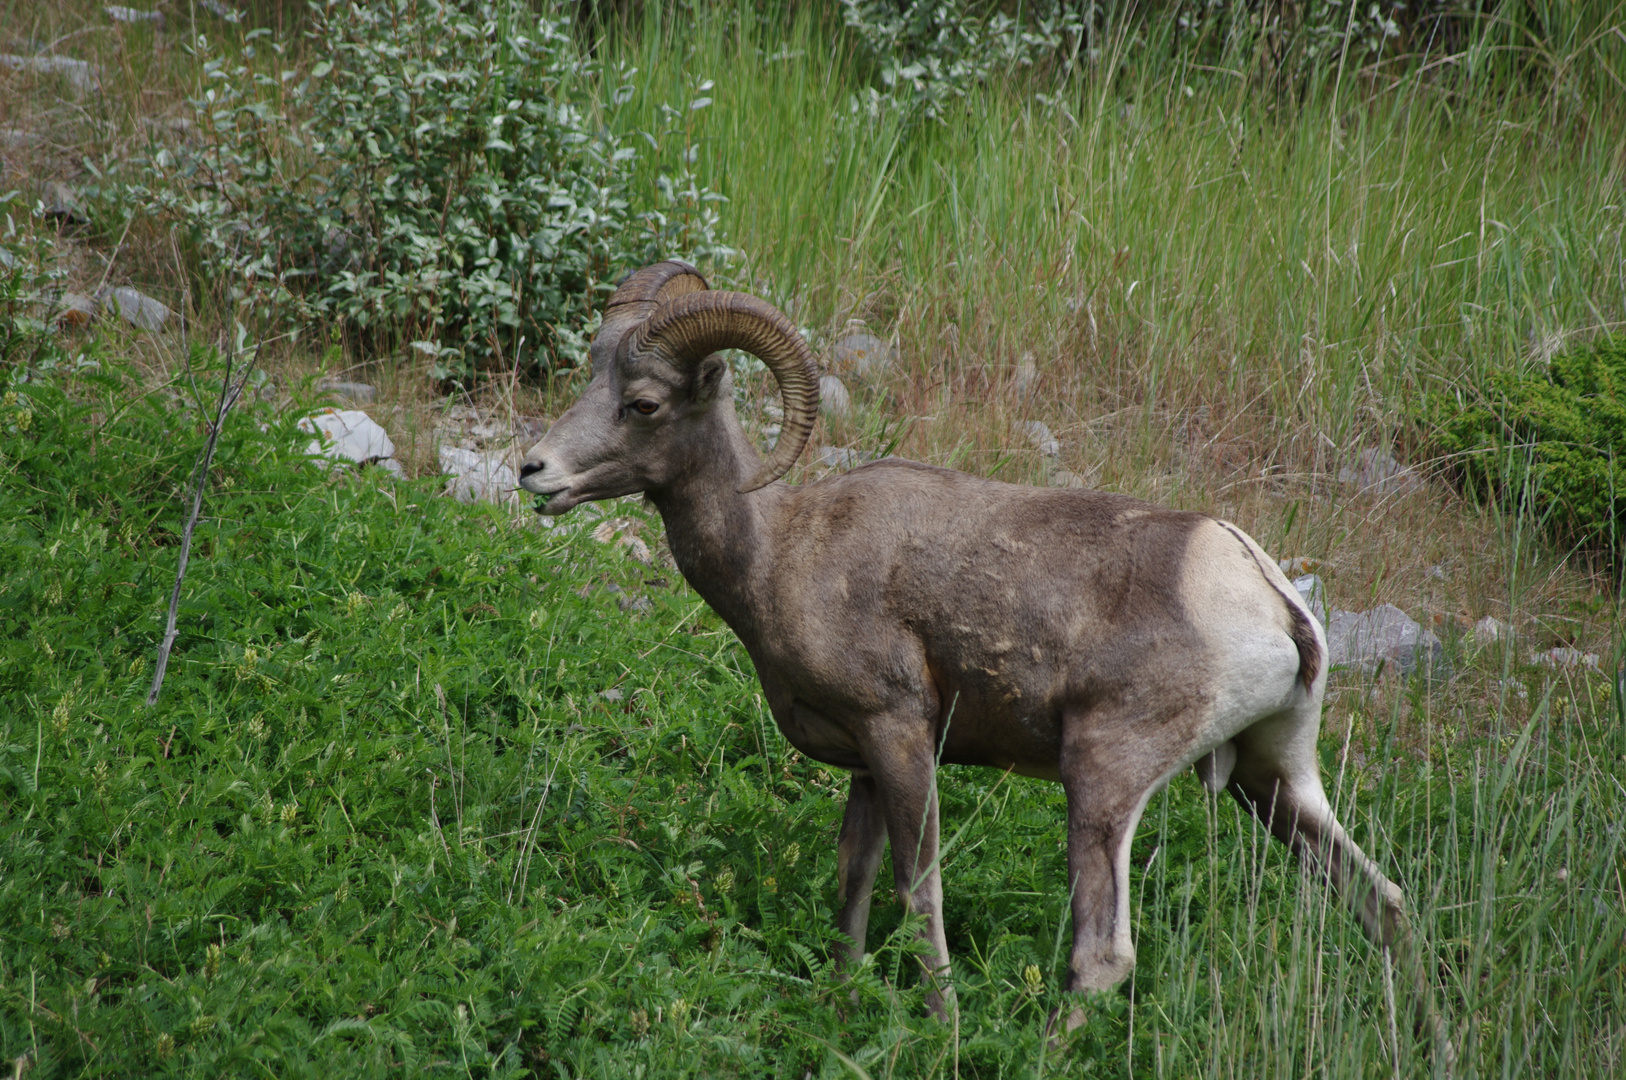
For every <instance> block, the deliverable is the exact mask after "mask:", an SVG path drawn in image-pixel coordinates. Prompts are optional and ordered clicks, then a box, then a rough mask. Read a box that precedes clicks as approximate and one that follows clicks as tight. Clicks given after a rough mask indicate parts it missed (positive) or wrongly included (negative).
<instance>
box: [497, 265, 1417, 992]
mask: <svg viewBox="0 0 1626 1080" xmlns="http://www.w3.org/2000/svg"><path fill="white" fill-rule="evenodd" d="M726 348H736V349H743V350H745V351H747V352H750V353H753V354H755V355H756V356H757V357H759V358H760V359H761V360H762V361H763V362H764V363H765V364H766V365H767V367H768V368H769V370H771V371H772V372H773V374H774V376H775V378H776V379H777V380H778V384H779V390H780V394H781V397H782V399H783V402H784V424H783V428H782V431H781V434H780V436H779V440H778V443H777V444H776V445H775V447H774V449H773V450H772V452H771V453H770V454H769V455H768V457H767V458H766V460H763V459H762V458H761V457H760V455H759V454H758V453H757V450H756V449H755V447H754V446H753V445H752V443H751V440H750V439H749V438H747V436H746V434H745V432H744V431H743V430H742V428H741V426H740V424H739V421H738V420H737V419H736V417H735V413H734V401H733V395H732V393H731V389H730V376H729V370H728V365H727V363H726V362H725V361H724V359H723V358H722V357H721V356H718V355H717V350H719V349H726ZM591 356H592V379H591V382H590V383H589V385H588V386H587V388H586V390H585V391H583V393H582V395H581V398H580V400H578V401H577V402H576V403H575V405H573V406H572V407H571V408H570V410H569V411H567V412H566V413H565V414H564V415H563V416H562V417H560V418H559V420H558V422H557V423H555V424H554V425H553V427H552V428H551V429H550V430H549V431H548V432H547V434H546V436H545V437H544V438H543V439H542V441H541V442H539V443H537V444H536V446H534V447H533V448H532V449H531V450H530V452H529V453H528V454H527V455H526V458H525V462H524V465H523V467H522V468H521V470H520V476H521V480H520V484H521V486H522V487H524V488H525V489H526V490H527V491H529V492H532V493H534V494H535V495H537V496H538V501H537V509H538V511H539V512H541V513H544V514H562V513H564V512H565V511H567V510H569V509H570V508H571V507H573V506H575V505H576V504H578V503H580V502H583V501H587V500H594V499H609V498H614V497H616V496H620V495H628V494H633V493H636V492H643V493H645V494H646V495H647V497H648V498H649V499H650V500H651V501H652V502H653V503H654V505H655V507H656V508H657V509H658V510H659V512H660V515H661V518H662V520H663V521H664V522H665V525H666V533H667V538H668V541H669V543H670V545H671V549H672V556H673V558H674V559H675V560H676V561H677V565H678V568H679V569H680V570H681V571H682V573H683V576H684V577H685V578H686V579H688V582H689V584H690V585H692V586H693V587H694V589H695V591H696V592H698V593H699V594H700V595H701V596H702V597H704V598H705V600H706V602H707V603H709V604H710V605H711V606H712V608H714V609H715V610H716V611H717V612H718V614H720V615H721V616H722V617H723V618H724V619H725V620H727V622H728V624H729V625H730V626H731V627H733V629H734V632H735V633H736V634H737V635H739V639H740V641H741V642H743V643H744V645H745V648H746V650H747V651H748V652H749V653H750V655H751V659H752V661H753V662H754V663H755V664H756V670H757V674H758V677H759V678H760V679H761V680H762V689H763V692H764V694H765V695H766V699H767V703H768V707H769V708H770V709H771V710H772V712H773V716H774V719H775V721H777V723H778V725H779V729H780V730H781V731H782V732H784V734H785V737H786V738H787V739H789V740H790V742H791V744H792V745H794V746H795V747H796V748H797V749H798V750H800V751H801V752H802V753H804V754H806V755H807V756H809V757H811V758H814V759H816V760H818V761H822V762H825V763H828V764H830V765H835V766H839V767H841V768H845V769H850V770H851V771H852V788H851V793H850V795H849V796H848V800H847V808H846V816H845V820H844V821H843V823H842V827H841V836H840V841H839V848H838V876H839V886H838V887H839V890H840V903H841V913H840V917H839V918H840V930H841V932H842V933H843V934H844V935H846V937H847V938H849V939H850V941H851V949H852V953H853V956H854V957H861V956H862V954H863V950H864V937H865V927H866V924H867V922H868V918H869V906H870V894H871V891H872V889H873V887H874V882H875V876H876V871H877V869H878V868H879V866H880V861H881V854H882V849H883V847H884V845H885V842H886V840H887V838H888V837H890V838H891V841H892V862H893V875H894V880H895V882H896V887H897V890H898V894H899V898H900V900H901V901H902V902H903V903H904V905H905V906H906V908H907V909H908V910H910V911H914V912H918V913H919V914H920V915H922V916H924V930H923V932H922V933H923V937H924V938H926V939H927V941H928V942H929V946H930V948H929V955H928V958H927V961H926V963H927V965H928V970H927V972H926V977H927V978H928V979H940V978H943V977H945V976H946V975H947V970H948V964H949V957H948V948H947V944H946V942H945V940H944V935H943V918H942V904H943V900H942V886H941V881H940V877H939V872H938V811H937V788H936V771H937V765H938V763H939V762H948V763H954V764H968V765H987V766H992V767H993V768H997V769H1009V770H1014V771H1015V772H1017V773H1021V774H1023V775H1027V776H1038V777H1048V778H1049V779H1052V780H1059V781H1061V784H1062V786H1063V788H1064V789H1065V791H1066V794H1067V859H1068V868H1069V875H1070V880H1071V883H1072V894H1073V895H1072V909H1073V948H1072V955H1071V962H1070V965H1069V969H1068V984H1067V989H1068V990H1072V991H1079V990H1089V989H1104V988H1107V987H1111V986H1113V985H1115V984H1116V983H1118V982H1119V981H1120V980H1122V979H1123V978H1124V976H1125V975H1126V974H1128V972H1129V970H1130V967H1131V966H1132V964H1133V961H1134V955H1135V954H1134V947H1133V945H1132V944H1131V942H1130V934H1129V889H1128V874H1129V845H1130V837H1131V835H1132V833H1133V832H1134V829H1135V825H1136V822H1137V821H1138V820H1139V818H1140V816H1141V812H1142V810H1143V809H1144V807H1145V806H1146V803H1147V800H1148V799H1149V798H1150V797H1151V796H1152V794H1153V793H1154V792H1156V791H1157V790H1158V789H1159V788H1160V787H1161V786H1162V785H1163V784H1164V783H1166V782H1167V781H1168V780H1169V778H1170V777H1171V776H1173V775H1174V774H1175V773H1177V772H1179V771H1180V770H1182V769H1184V768H1186V767H1187V766H1191V765H1195V766H1196V768H1197V772H1198V775H1199V776H1200V777H1201V779H1202V782H1203V783H1204V784H1205V785H1206V786H1207V787H1208V789H1209V790H1210V791H1214V792H1218V791H1219V790H1221V789H1226V790H1229V791H1230V792H1231V794H1232V795H1233V796H1235V797H1236V798H1237V799H1238V800H1239V801H1240V802H1241V803H1242V804H1243V805H1244V806H1246V807H1247V808H1248V809H1249V810H1250V811H1252V812H1253V813H1254V814H1256V815H1258V816H1259V818H1261V819H1262V820H1263V822H1264V823H1265V824H1266V825H1267V826H1268V828H1269V830H1270V831H1271V833H1273V834H1274V835H1275V836H1276V837H1277V838H1279V839H1280V840H1282V841H1283V842H1285V843H1287V844H1289V845H1290V846H1291V847H1292V848H1293V849H1294V850H1295V851H1296V852H1297V853H1298V854H1299V856H1300V858H1301V859H1302V860H1303V861H1304V862H1305V863H1306V864H1307V865H1309V866H1312V867H1314V868H1316V869H1317V870H1318V872H1320V873H1322V874H1325V875H1327V876H1328V877H1329V878H1330V879H1331V881H1332V883H1333V884H1334V885H1335V886H1336V887H1337V888H1338V889H1339V890H1340V891H1341V892H1342V894H1343V895H1344V897H1345V898H1346V900H1347V902H1349V903H1350V905H1351V906H1352V907H1353V909H1354V912H1355V914H1356V916H1357V917H1358V918H1359V920H1360V922H1361V925H1362V926H1363V928H1364V929H1365V931H1366V933H1367V934H1368V935H1369V936H1370V937H1371V938H1372V939H1373V940H1374V941H1376V942H1378V943H1379V944H1380V945H1382V946H1384V947H1393V946H1396V945H1399V944H1401V943H1402V942H1403V941H1404V939H1405V938H1406V937H1407V936H1408V935H1407V930H1406V920H1405V917H1404V916H1403V914H1402V909H1401V894H1400V890H1399V889H1397V888H1396V887H1395V886H1394V885H1393V884H1391V883H1390V882H1389V881H1388V880H1387V879H1386V878H1385V877H1384V876H1383V874H1382V873H1380V872H1379V870H1378V868H1377V867H1376V866H1374V865H1373V863H1372V862H1371V861H1370V860H1369V859H1368V858H1367V857H1366V856H1365V855H1363V854H1362V853H1361V851H1360V849H1359V848H1358V847H1357V846H1356V845H1355V843H1354V841H1352V840H1351V839H1350V838H1349V836H1348V835H1347V834H1346V833H1345V832H1344V829H1343V828H1342V826H1340V825H1339V823H1338V821H1337V820H1336V819H1335V818H1334V816H1333V812H1332V808H1331V807H1330V806H1329V804H1328V802H1327V798H1326V796H1325V794H1324V793H1323V791H1322V787H1321V780H1320V777H1319V772H1318V766H1317V759H1316V735H1317V731H1318V728H1319V726H1320V717H1321V697H1322V690H1323V687H1324V685H1325V682H1326V664H1325V658H1326V655H1327V647H1326V642H1325V639H1324V638H1323V636H1322V632H1321V629H1320V627H1319V626H1318V624H1317V623H1316V621H1315V619H1314V618H1312V617H1311V616H1310V614H1309V613H1308V611H1307V610H1306V608H1305V605H1304V604H1303V603H1302V602H1301V600H1300V598H1299V595H1298V593H1297V592H1296V591H1295V590H1294V588H1293V586H1292V585H1291V584H1290V583H1289V582H1288V581H1287V579H1286V578H1285V577H1284V576H1283V575H1282V573H1281V572H1280V571H1279V570H1278V569H1277V567H1276V564H1275V563H1273V562H1272V561H1271V560H1270V559H1269V558H1267V557H1266V556H1265V553H1264V552H1263V551H1262V550H1260V548H1259V545H1258V544H1256V543H1254V541H1253V540H1251V539H1249V538H1248V537H1247V536H1245V535H1244V534H1243V533H1242V531H1241V530H1240V529H1238V528H1237V527H1236V526H1234V525H1231V524H1229V523H1227V522H1224V521H1220V520H1217V519H1215V518H1212V517H1209V516H1206V515H1204V514H1199V513H1190V512H1185V511H1178V510H1168V509H1163V508H1160V507H1156V506H1151V505H1148V504H1146V503H1143V502H1140V501H1138V500H1136V499H1133V498H1129V497H1127V496H1123V495H1114V494H1106V493H1101V492H1092V491H1068V490H1054V489H1038V488H1031V487H1019V486H1015V485H1011V484H1003V483H997V482H994V481H991V480H984V479H980V478H978V477H974V476H967V475H964V474H962V473H957V472H951V471H949V470H947V469H939V468H933V467H931V466H928V465H921V464H916V463H914V462H910V461H901V460H894V459H887V460H883V461H877V462H874V463H872V464H869V465H865V466H863V467H862V468H858V469H855V470H853V471H852V472H849V473H846V474H845V475H841V476H834V477H830V478H828V479H825V480H821V481H819V482H817V483H812V484H806V485H803V486H800V487H792V486H789V485H787V484H783V483H777V482H776V481H778V480H779V478H780V477H782V476H783V475H784V474H785V472H786V471H787V470H789V469H790V467H791V465H792V464H793V463H794V462H795V461H796V458H797V456H798V455H799V454H800V453H801V451H802V449H803V447H804V446H805V445H806V442H807V439H808V436H809V434H810V433H811V431H812V427H813V422H814V419H815V416H816V413H817V404H818V373H817V369H816V368H815V366H814V363H813V358H812V355H811V353H810V351H809V349H808V347H807V345H806V344H805V343H804V342H803V341H802V339H801V337H800V336H799V335H798V334H797V333H796V331H795V329H794V328H793V327H792V326H791V324H790V323H789V321H787V320H786V318H785V317H784V316H783V315H782V314H780V313H779V312H778V311H777V310H775V309H774V308H773V307H771V306H770V305H768V304H767V303H765V302H763V301H762V300H759V299H757V298H755V297H752V296H747V295H744V294H740V293H731V292H720V291H709V290H708V288H707V285H706V282H705V279H704V278H702V277H701V276H700V274H699V272H698V271H696V270H694V269H693V268H692V267H689V266H687V265H686V264H683V263H678V262H664V263H657V264H655V265H653V266H648V267H645V268H644V269H642V270H639V271H638V272H637V273H635V274H633V275H632V276H631V277H630V278H628V279H627V280H626V281H625V283H623V284H622V285H621V287H620V288H619V289H618V290H617V291H616V293H615V295H614V296H613V297H612V298H611V299H610V303H609V307H608V310H607V312H606V314H605V317H604V323H603V326H602V328H601V329H600V330H599V332H598V335H597V337H596V339H595V340H594V342H593V344H592V348H591ZM942 985H946V984H939V987H938V988H933V989H932V993H931V1000H932V1001H933V1003H934V1008H939V1009H940V1008H941V1000H942V999H941V997H940V996H939V995H938V989H939V988H940V987H941V986H942Z"/></svg>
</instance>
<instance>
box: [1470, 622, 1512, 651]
mask: <svg viewBox="0 0 1626 1080" xmlns="http://www.w3.org/2000/svg"><path fill="white" fill-rule="evenodd" d="M1469 632H1470V633H1471V634H1472V635H1473V639H1474V644H1476V645H1489V644H1491V643H1492V642H1495V641H1505V640H1508V639H1510V638H1512V637H1513V627H1511V626H1509V625H1508V624H1507V623H1505V622H1503V621H1502V620H1501V619H1497V618H1494V617H1492V616H1490V615H1486V616H1485V617H1484V618H1483V619H1480V620H1479V621H1478V622H1476V623H1474V628H1473V629H1472V630H1471V631H1469Z"/></svg>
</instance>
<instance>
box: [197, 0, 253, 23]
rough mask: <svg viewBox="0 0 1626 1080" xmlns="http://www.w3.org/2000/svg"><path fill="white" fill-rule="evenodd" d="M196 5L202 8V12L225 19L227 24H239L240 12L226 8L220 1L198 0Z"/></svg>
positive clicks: (241, 14) (241, 16)
mask: <svg viewBox="0 0 1626 1080" xmlns="http://www.w3.org/2000/svg"><path fill="white" fill-rule="evenodd" d="M198 5H199V6H200V7H202V8H203V10H205V11H207V12H209V13H210V14H212V15H215V16H218V17H219V18H222V19H225V20H226V21H227V22H229V23H234V22H239V21H241V20H242V18H243V13H242V12H240V11H238V10H237V9H235V8H232V7H228V6H227V5H225V4H223V3H221V0H198Z"/></svg>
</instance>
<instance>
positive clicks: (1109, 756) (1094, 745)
mask: <svg viewBox="0 0 1626 1080" xmlns="http://www.w3.org/2000/svg"><path fill="white" fill-rule="evenodd" d="M1125 719H1133V718H1132V717H1128V716H1117V715H1101V714H1099V713H1096V714H1088V713H1086V714H1082V715H1074V716H1069V717H1068V718H1067V720H1066V725H1067V726H1066V728H1065V729H1064V731H1063V734H1062V752H1061V763H1060V764H1061V783H1062V788H1063V790H1064V791H1066V793H1067V875H1068V879H1069V885H1070V889H1071V892H1072V908H1073V952H1072V957H1071V962H1070V963H1069V965H1068V971H1067V989H1068V991H1070V992H1074V993H1077V992H1082V991H1087V990H1109V989H1111V988H1112V987H1114V986H1117V985H1118V984H1119V983H1120V982H1122V981H1123V980H1124V979H1125V977H1127V976H1128V975H1129V972H1130V971H1131V970H1132V969H1133V968H1134V966H1135V945H1134V942H1133V941H1132V940H1131V938H1130V933H1129V842H1130V839H1131V838H1132V837H1133V836H1134V833H1135V826H1136V824H1137V823H1138V822H1139V821H1140V815H1141V811H1142V810H1143V809H1144V808H1145V805H1146V799H1147V796H1148V795H1149V794H1150V791H1151V788H1152V785H1153V784H1154V783H1155V782H1156V780H1157V777H1158V775H1159V773H1160V771H1161V768H1162V763H1161V762H1160V761H1159V760H1158V759H1157V758H1155V757H1153V756H1150V755H1146V754H1144V753H1137V752H1136V749H1135V747H1136V744H1135V743H1134V742H1133V741H1132V740H1131V739H1129V738H1127V737H1126V735H1125V731H1124V724H1123V721H1124V720H1125ZM1085 1019H1086V1018H1085V1015H1084V1012H1083V1010H1082V1009H1074V1010H1073V1011H1072V1012H1071V1013H1070V1014H1069V1015H1068V1017H1067V1030H1068V1031H1071V1030H1073V1029H1074V1028H1076V1027H1077V1026H1078V1025H1079V1024H1081V1023H1083V1022H1084V1021H1085ZM1054 1021H1055V1017H1052V1023H1054Z"/></svg>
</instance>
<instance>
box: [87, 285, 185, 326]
mask: <svg viewBox="0 0 1626 1080" xmlns="http://www.w3.org/2000/svg"><path fill="white" fill-rule="evenodd" d="M96 299H98V300H100V301H101V303H102V310H103V311H112V312H115V313H117V314H118V315H120V316H122V317H123V319H124V321H125V322H127V323H129V324H130V325H131V326H135V327H139V328H140V329H142V330H153V331H157V330H162V329H163V328H164V324H165V323H167V322H168V321H169V317H170V315H171V312H170V310H169V308H167V307H165V306H164V305H163V304H161V303H159V302H158V301H157V300H154V299H153V298H152V297H150V296H148V295H147V294H146V293H143V292H141V291H139V290H137V289H132V288H130V287H129V286H128V285H121V286H119V287H118V288H110V287H107V286H103V287H102V288H101V289H100V290H99V291H98V292H97V293H96Z"/></svg>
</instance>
